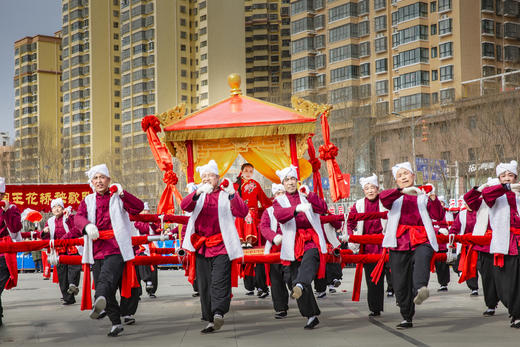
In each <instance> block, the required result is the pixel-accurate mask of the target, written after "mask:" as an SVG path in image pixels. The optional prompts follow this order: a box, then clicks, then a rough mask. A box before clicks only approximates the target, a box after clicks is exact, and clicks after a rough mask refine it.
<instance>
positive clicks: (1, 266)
mask: <svg viewBox="0 0 520 347" xmlns="http://www.w3.org/2000/svg"><path fill="white" fill-rule="evenodd" d="M9 277H10V275H9V269H8V268H7V263H6V262H5V258H4V257H0V318H2V317H3V316H4V314H3V313H4V309H3V308H2V292H3V291H4V288H5V284H6V283H7V280H8V279H9Z"/></svg>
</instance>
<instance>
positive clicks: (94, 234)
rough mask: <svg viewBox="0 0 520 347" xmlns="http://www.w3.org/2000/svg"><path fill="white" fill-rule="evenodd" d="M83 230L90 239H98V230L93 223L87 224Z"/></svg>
mask: <svg viewBox="0 0 520 347" xmlns="http://www.w3.org/2000/svg"><path fill="white" fill-rule="evenodd" d="M85 232H86V233H87V235H88V237H89V238H90V239H92V241H95V240H97V239H99V230H98V228H97V226H95V225H94V224H87V226H86V227H85Z"/></svg>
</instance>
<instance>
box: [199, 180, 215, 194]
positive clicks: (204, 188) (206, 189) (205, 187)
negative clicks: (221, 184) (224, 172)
mask: <svg viewBox="0 0 520 347" xmlns="http://www.w3.org/2000/svg"><path fill="white" fill-rule="evenodd" d="M212 191H213V186H212V185H211V184H209V183H204V184H201V185H200V186H199V187H198V188H197V193H196V194H197V195H200V194H202V193H205V194H209V193H211V192H212Z"/></svg>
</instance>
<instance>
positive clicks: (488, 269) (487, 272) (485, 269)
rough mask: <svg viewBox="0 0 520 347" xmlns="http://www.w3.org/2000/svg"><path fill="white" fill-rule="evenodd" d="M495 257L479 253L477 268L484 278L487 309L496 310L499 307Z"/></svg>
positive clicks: (483, 287)
mask: <svg viewBox="0 0 520 347" xmlns="http://www.w3.org/2000/svg"><path fill="white" fill-rule="evenodd" d="M493 263H494V256H493V254H489V253H486V252H478V262H477V268H478V271H479V272H480V277H481V278H482V291H483V292H484V302H485V303H486V307H487V308H491V309H495V308H496V307H497V305H498V292H497V286H496V284H495V276H494V274H493V272H494V270H493V268H494V267H495V266H494V265H493Z"/></svg>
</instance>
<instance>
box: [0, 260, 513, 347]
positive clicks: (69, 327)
mask: <svg viewBox="0 0 520 347" xmlns="http://www.w3.org/2000/svg"><path fill="white" fill-rule="evenodd" d="M183 274H184V271H177V270H168V271H160V272H159V289H158V291H157V299H150V298H148V296H147V295H145V296H143V299H142V300H141V303H140V306H139V310H138V312H137V316H136V320H137V323H136V324H135V325H133V326H125V331H124V332H123V334H122V335H121V336H119V337H117V338H109V337H107V336H106V333H107V332H108V330H109V327H110V322H109V321H108V319H107V318H105V319H104V320H102V321H94V320H90V319H89V318H88V312H81V311H80V309H79V304H76V305H72V306H62V305H60V302H59V290H58V287H57V284H53V283H51V281H43V280H42V276H41V274H20V277H19V283H18V287H17V288H16V289H14V290H10V291H4V294H3V296H2V301H3V303H4V307H5V311H4V313H5V318H4V326H3V327H2V328H0V345H2V346H28V345H36V344H37V345H39V346H74V347H79V346H105V345H106V346H125V347H128V346H247V347H254V346H262V347H271V346H272V347H275V346H287V347H289V346H297V347H302V346H324V347H332V346H385V347H390V346H412V345H415V346H489V345H492V344H493V345H496V346H519V345H520V330H516V329H512V328H510V327H509V323H508V322H509V319H508V317H507V312H506V310H505V308H504V307H503V306H499V308H498V310H497V315H496V316H495V317H491V318H485V317H483V316H482V312H483V311H484V309H485V307H484V304H483V296H482V293H480V294H481V295H480V296H479V297H476V298H475V297H470V296H469V290H468V289H467V288H466V286H465V285H460V284H457V283H456V278H455V275H454V274H453V273H452V279H451V280H452V282H451V283H450V286H449V292H447V293H437V292H436V290H437V288H438V284H437V282H436V277H435V274H434V275H433V276H432V281H431V282H430V290H431V297H430V299H428V300H427V301H426V302H425V303H424V304H423V305H421V306H418V308H417V314H416V316H415V320H414V328H413V329H410V330H406V331H402V330H396V329H395V325H396V324H397V323H399V322H400V320H401V317H400V315H399V311H398V307H397V306H396V305H395V299H393V298H386V299H385V312H384V313H383V314H382V316H381V317H380V318H378V319H369V318H368V317H367V315H368V308H367V304H366V300H365V297H366V292H365V287H364V283H363V291H362V293H361V301H360V302H352V301H351V295H352V280H353V277H354V269H351V268H350V269H345V270H344V281H343V284H342V286H341V287H340V288H339V289H340V290H339V291H338V293H336V294H331V295H328V296H327V297H326V298H325V299H320V300H319V302H318V303H319V305H320V308H321V309H322V315H321V316H320V321H321V324H320V325H319V326H318V328H317V329H315V330H314V331H306V330H304V329H303V326H304V325H305V319H303V318H302V317H301V316H300V315H299V312H298V309H297V307H296V302H295V301H294V300H291V302H290V310H289V317H288V318H287V319H285V320H275V319H274V318H273V309H272V303H271V298H270V297H268V298H266V299H257V298H256V297H254V298H251V297H247V296H245V295H244V293H245V291H244V289H243V287H240V288H238V289H235V290H234V298H233V300H232V303H231V311H230V312H229V313H228V314H227V315H226V317H225V320H226V323H225V325H224V327H223V328H222V330H221V331H219V332H217V333H214V334H212V335H201V334H200V329H202V328H203V327H204V326H205V323H203V322H201V321H200V317H201V314H200V304H199V299H198V298H192V296H191V294H192V290H191V286H190V285H189V284H188V282H187V281H186V279H185V277H184V276H183ZM343 290H347V292H343Z"/></svg>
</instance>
